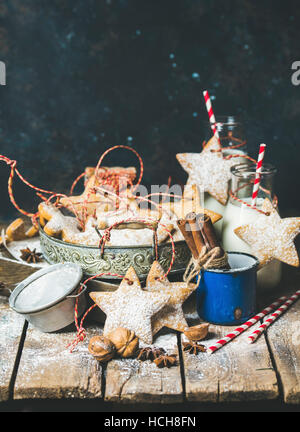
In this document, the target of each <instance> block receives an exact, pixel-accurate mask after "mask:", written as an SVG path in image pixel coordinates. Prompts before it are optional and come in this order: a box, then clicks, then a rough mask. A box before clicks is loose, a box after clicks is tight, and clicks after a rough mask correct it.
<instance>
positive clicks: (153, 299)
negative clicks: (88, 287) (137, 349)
mask: <svg viewBox="0 0 300 432" xmlns="http://www.w3.org/2000/svg"><path fill="white" fill-rule="evenodd" d="M90 297H91V298H92V300H93V301H94V302H95V303H96V304H97V305H98V306H99V308H100V309H101V310H102V311H103V312H104V313H105V314H106V321H105V325H104V332H103V334H104V336H108V335H109V334H110V333H111V332H112V331H113V330H116V329H117V328H119V327H122V328H126V329H128V330H131V331H133V332H134V333H135V334H136V336H137V337H138V338H139V339H140V340H141V341H143V342H144V343H146V344H147V345H151V344H152V342H153V333H152V324H151V319H152V317H153V316H154V315H155V314H156V313H158V312H159V311H160V310H161V309H162V308H163V307H164V306H166V304H167V303H168V301H169V295H167V294H164V293H162V292H159V291H157V292H147V291H144V290H143V289H142V287H141V283H140V281H139V278H138V276H137V274H136V272H135V270H134V268H133V267H130V268H129V270H128V271H127V273H126V276H125V277H124V279H123V280H122V282H121V284H120V286H119V288H118V290H117V291H115V292H105V293H99V292H92V293H91V294H90Z"/></svg>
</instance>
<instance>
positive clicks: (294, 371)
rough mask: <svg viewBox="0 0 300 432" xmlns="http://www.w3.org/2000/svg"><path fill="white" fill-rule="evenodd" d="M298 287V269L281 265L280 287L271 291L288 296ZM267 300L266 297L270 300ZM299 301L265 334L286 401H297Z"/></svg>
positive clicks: (299, 393) (299, 389)
mask: <svg viewBox="0 0 300 432" xmlns="http://www.w3.org/2000/svg"><path fill="white" fill-rule="evenodd" d="M299 288H300V274H299V270H298V269H293V268H288V267H286V266H285V267H284V275H283V280H282V283H281V286H280V287H279V288H278V290H276V293H275V294H273V297H272V298H274V295H275V296H276V297H279V296H281V295H286V296H291V295H292V294H294V293H295V292H296V291H297V290H298V289H299ZM269 300H270V299H268V301H269ZM299 316H300V301H299V300H298V302H297V303H295V305H293V306H292V307H291V308H290V309H289V310H288V311H287V312H286V313H285V314H284V315H283V316H281V317H280V318H279V319H278V320H277V321H276V322H275V323H274V324H273V325H272V326H271V327H269V329H268V331H267V333H266V337H267V340H268V342H269V346H270V349H271V352H272V355H273V358H274V362H275V366H276V370H277V373H278V375H279V377H280V381H281V386H282V391H283V399H284V401H285V402H286V403H289V404H299V403H300V321H299Z"/></svg>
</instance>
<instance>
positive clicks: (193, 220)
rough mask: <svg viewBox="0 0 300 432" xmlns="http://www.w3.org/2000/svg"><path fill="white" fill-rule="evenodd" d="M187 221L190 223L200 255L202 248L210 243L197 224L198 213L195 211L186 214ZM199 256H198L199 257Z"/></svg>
mask: <svg viewBox="0 0 300 432" xmlns="http://www.w3.org/2000/svg"><path fill="white" fill-rule="evenodd" d="M186 221H187V223H188V224H189V229H190V232H191V233H192V236H193V239H194V243H195V246H196V249H197V254H198V256H199V255H200V253H201V251H202V249H203V248H204V247H205V246H206V247H209V245H206V244H205V240H204V238H203V236H202V233H201V230H200V229H199V225H198V224H197V215H196V213H194V212H191V213H189V214H188V215H187V216H186ZM198 256H197V258H198Z"/></svg>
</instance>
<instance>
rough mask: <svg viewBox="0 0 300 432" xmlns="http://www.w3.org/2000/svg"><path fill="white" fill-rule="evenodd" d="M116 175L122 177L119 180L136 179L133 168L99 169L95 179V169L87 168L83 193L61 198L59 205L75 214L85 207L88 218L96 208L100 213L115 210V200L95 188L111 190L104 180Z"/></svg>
mask: <svg viewBox="0 0 300 432" xmlns="http://www.w3.org/2000/svg"><path fill="white" fill-rule="evenodd" d="M117 174H119V175H120V176H123V177H120V178H124V179H128V181H131V182H133V181H134V179H135V177H136V169H135V168H134V167H128V168H122V167H112V168H107V167H101V168H99V171H98V176H99V178H96V176H95V168H91V167H87V168H86V169H85V178H86V184H85V189H84V192H83V193H82V194H81V195H78V196H70V197H67V198H61V199H60V203H61V204H62V205H63V206H64V207H66V208H68V209H69V210H70V211H72V212H74V209H75V211H76V212H77V213H81V212H82V209H83V207H85V208H86V211H87V215H88V216H90V215H92V214H93V213H94V212H95V210H96V209H97V208H98V209H99V208H101V209H102V211H109V210H112V209H115V207H116V199H115V198H114V197H113V196H112V195H106V194H105V192H104V191H99V190H97V187H98V186H101V185H102V188H104V189H107V190H111V189H112V190H113V188H111V187H109V182H108V183H107V184H106V183H105V180H107V181H108V180H109V178H110V177H111V178H112V177H114V176H116V175H117Z"/></svg>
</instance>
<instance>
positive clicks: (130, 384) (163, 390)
mask: <svg viewBox="0 0 300 432" xmlns="http://www.w3.org/2000/svg"><path fill="white" fill-rule="evenodd" d="M154 345H155V346H157V347H162V348H164V349H165V350H166V351H167V352H168V353H169V354H178V344H177V335H176V334H174V333H170V332H166V333H162V334H161V336H158V337H157V338H156V339H155V341H154ZM105 400H106V401H109V402H124V403H179V402H182V401H183V388H182V379H181V373H180V365H179V364H178V366H175V367H172V368H170V369H167V368H164V369H159V368H158V367H157V366H156V365H155V364H154V363H152V362H150V361H147V362H141V361H139V360H135V359H127V360H124V359H118V360H113V361H112V362H110V363H109V364H108V367H107V374H106V391H105Z"/></svg>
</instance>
